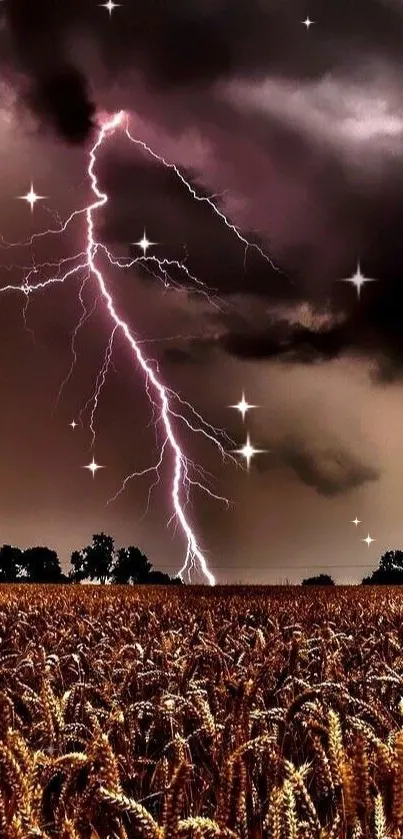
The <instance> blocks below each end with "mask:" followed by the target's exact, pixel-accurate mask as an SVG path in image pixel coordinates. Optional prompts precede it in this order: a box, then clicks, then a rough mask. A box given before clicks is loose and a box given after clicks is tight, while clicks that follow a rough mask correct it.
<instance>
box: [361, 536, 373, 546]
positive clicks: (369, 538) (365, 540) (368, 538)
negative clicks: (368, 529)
mask: <svg viewBox="0 0 403 839" xmlns="http://www.w3.org/2000/svg"><path fill="white" fill-rule="evenodd" d="M361 542H366V543H367V545H368V547H369V546H370V544H371V542H375V539H371V537H370V535H369V533H368V536H367V538H366V539H361Z"/></svg>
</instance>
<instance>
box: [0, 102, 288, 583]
mask: <svg viewBox="0 0 403 839" xmlns="http://www.w3.org/2000/svg"><path fill="white" fill-rule="evenodd" d="M122 125H123V126H124V130H125V134H126V136H127V138H128V139H129V140H130V142H131V143H133V144H135V145H137V146H140V147H142V148H143V150H144V151H146V152H147V153H148V154H149V155H150V156H151V157H153V158H154V159H156V160H157V161H158V162H159V163H160V164H162V165H163V166H165V167H167V168H169V169H171V170H172V171H173V172H174V173H175V175H176V176H177V177H178V178H179V180H180V181H181V182H182V184H183V185H184V186H185V187H186V188H187V190H188V191H189V192H190V194H191V196H192V197H193V199H195V200H196V201H203V202H205V203H208V204H209V206H210V207H211V209H212V210H213V212H214V213H215V214H216V215H217V216H218V217H219V218H220V220H221V221H222V222H223V223H224V224H225V225H226V226H227V227H228V228H229V229H230V230H231V231H232V233H234V234H235V236H236V237H237V238H238V239H239V240H240V241H241V242H242V243H243V245H244V247H245V259H246V253H247V249H248V248H249V247H253V248H255V249H256V250H257V251H258V252H259V254H260V255H261V256H262V257H263V258H264V259H265V260H267V261H268V262H269V263H270V265H271V267H273V268H275V269H276V270H279V269H277V268H276V266H275V265H274V264H273V263H272V261H271V259H270V257H268V256H267V254H265V252H264V251H263V250H262V249H261V248H260V247H259V246H258V245H257V244H255V243H253V242H249V241H248V240H247V239H246V238H245V237H244V236H243V234H242V233H241V232H240V230H239V229H238V228H237V227H236V226H235V225H233V224H232V223H231V222H230V221H229V220H228V218H227V217H226V216H225V215H224V213H223V212H222V210H220V209H219V208H218V207H217V206H216V204H214V201H213V200H212V198H209V197H205V196H201V195H199V194H198V193H197V192H196V190H195V189H194V188H193V186H192V185H191V184H190V183H189V182H188V181H187V180H186V178H185V176H184V175H183V174H182V172H181V171H180V170H179V169H178V167H177V166H176V165H175V164H173V163H170V162H169V161H167V160H165V158H163V157H162V156H160V155H158V154H157V153H156V152H154V151H153V150H152V149H151V148H150V147H149V146H148V145H147V144H146V143H144V142H143V141H142V140H136V139H135V138H134V137H133V136H132V135H131V134H130V131H129V122H128V115H127V114H126V113H125V112H124V111H120V112H118V113H115V114H114V115H112V116H110V117H108V118H106V119H105V120H104V121H103V122H102V124H99V126H98V127H99V131H98V135H97V138H96V140H95V143H94V145H93V147H92V149H91V150H90V152H89V163H88V168H87V176H88V180H89V184H90V188H91V192H92V195H93V201H92V203H90V204H88V205H87V206H86V207H83V208H81V209H76V210H74V211H73V212H72V213H71V214H70V216H69V217H68V218H67V219H66V220H65V221H62V220H61V219H60V218H59V216H58V215H57V214H56V215H55V216H54V218H56V219H57V224H58V226H57V227H56V228H51V229H47V230H44V231H40V232H37V233H34V234H32V235H31V236H30V237H29V238H28V239H26V240H25V241H23V242H11V243H10V242H6V241H5V240H4V239H3V238H2V237H0V248H1V249H3V250H8V249H10V248H14V247H22V246H33V245H34V243H35V242H36V241H37V240H38V239H42V238H44V237H46V236H49V235H60V234H61V233H63V232H65V231H66V230H67V228H68V226H69V225H70V224H71V222H72V221H73V220H74V219H76V218H79V217H82V216H83V217H84V218H85V233H86V245H85V250H84V251H82V252H81V253H79V254H76V255H75V256H70V257H67V258H65V259H63V260H60V261H59V262H45V263H42V264H41V265H35V263H34V268H32V267H29V266H26V267H24V266H15V265H13V266H5V270H7V271H9V270H12V269H16V268H19V269H20V270H22V271H24V272H25V271H26V272H27V273H26V274H25V276H24V279H23V281H22V283H20V284H14V283H8V284H7V285H5V286H3V287H2V288H1V289H0V293H10V292H14V291H15V292H20V293H22V294H23V295H25V297H26V302H25V305H24V309H23V316H24V320H25V318H26V311H27V305H28V301H29V296H30V294H31V293H33V292H35V291H39V290H44V289H47V288H48V287H49V286H52V285H57V284H62V283H65V282H66V281H67V280H70V279H72V278H75V277H79V276H80V275H81V276H84V279H83V280H82V283H81V286H80V291H79V302H80V306H81V315H80V319H79V321H78V323H77V326H76V327H75V329H74V331H73V333H72V343H71V353H72V361H71V365H70V368H69V371H68V373H67V376H66V377H65V379H64V380H63V382H62V383H61V386H60V390H59V393H58V396H57V402H58V401H59V400H60V397H61V395H62V392H63V389H64V387H65V386H66V384H67V383H68V381H69V380H70V378H71V376H72V375H73V371H74V367H75V364H76V362H77V352H76V343H75V342H76V339H77V336H78V333H79V331H80V330H81V329H82V327H83V326H84V324H85V323H86V322H87V320H88V319H89V317H90V316H91V314H92V312H93V310H94V309H91V310H88V309H87V307H86V305H85V303H84V301H83V292H84V289H85V285H86V282H87V281H88V280H89V278H90V277H92V278H93V279H94V280H95V281H96V284H97V287H98V297H97V299H99V298H100V299H101V300H102V301H103V302H104V305H105V308H106V310H107V312H108V313H109V316H110V320H111V322H112V331H111V334H110V338H109V341H108V345H107V348H106V352H105V356H104V361H103V364H102V366H101V369H100V371H99V373H98V376H97V380H96V383H95V389H94V392H93V394H92V396H91V397H90V399H89V400H87V402H86V404H85V405H84V407H83V408H82V410H81V412H80V419H81V417H82V415H83V413H84V412H85V411H86V409H87V408H88V406H89V405H90V404H92V408H91V414H90V421H89V427H90V432H91V448H93V446H94V444H95V440H96V432H95V425H94V423H95V415H96V410H97V407H98V403H99V398H100V395H101V392H102V389H103V387H104V385H105V381H106V376H107V373H108V369H109V367H110V364H111V363H112V352H113V341H114V337H115V335H116V333H120V334H121V335H122V336H123V338H124V339H125V341H126V343H127V345H128V347H129V348H130V350H131V352H132V355H133V357H134V360H135V362H136V364H137V367H138V368H139V369H140V370H141V371H142V373H143V374H144V379H145V388H146V392H147V394H148V396H149V399H150V404H151V405H152V408H153V418H154V416H155V413H156V412H158V417H157V419H156V420H155V423H154V424H155V429H156V434H157V426H160V427H162V428H163V434H164V440H163V443H162V445H161V447H160V455H159V458H158V461H157V463H156V465H155V466H151V467H149V468H148V469H145V470H143V471H142V472H133V473H132V474H130V475H128V476H127V477H126V478H125V479H124V481H123V483H122V485H121V488H120V489H119V490H118V491H117V493H116V494H115V496H114V497H113V498H111V499H110V500H109V501H108V503H111V502H112V501H113V500H115V499H116V498H117V497H118V496H119V495H120V494H121V493H122V492H123V491H124V489H125V488H126V486H127V484H128V483H129V481H130V480H132V479H133V478H134V477H138V476H141V475H144V474H149V473H152V472H154V473H155V476H156V479H155V481H154V483H153V484H152V485H151V487H150V489H149V493H148V503H149V500H150V495H151V491H152V489H153V487H154V486H155V485H156V483H158V481H159V468H160V467H161V465H162V462H163V458H164V457H165V456H166V454H167V453H168V452H169V453H170V456H171V457H172V460H173V474H172V480H171V503H172V511H173V512H172V516H171V518H170V520H169V522H168V524H169V523H170V522H171V521H173V520H175V522H176V524H177V525H179V526H180V529H181V531H182V533H183V536H184V538H185V544H186V551H185V559H184V562H183V565H182V568H181V569H180V571H179V576H180V577H181V579H183V577H184V575H185V573H186V574H187V575H188V578H189V580H190V581H191V579H192V572H196V573H198V574H200V573H201V574H202V577H203V578H204V579H205V580H207V581H208V583H209V584H210V585H214V584H215V578H214V576H213V574H212V573H211V571H210V570H209V568H208V565H207V561H206V559H205V556H204V553H203V550H202V548H201V546H200V544H199V541H198V538H197V537H196V534H195V531H194V529H193V527H192V525H191V523H190V521H189V518H188V516H187V514H186V509H187V506H188V504H189V500H190V496H189V493H190V488H191V487H192V486H193V487H196V488H198V489H200V490H202V491H204V492H206V493H207V494H208V495H209V496H210V497H211V498H215V499H217V500H220V501H223V502H224V503H226V504H227V505H228V503H229V502H228V500H227V499H225V498H222V497H221V496H218V495H215V494H214V493H213V492H212V491H211V490H210V489H208V488H207V487H206V486H205V484H204V483H202V482H201V481H199V480H198V479H193V478H192V477H191V476H190V468H192V469H193V471H194V472H195V473H196V474H197V473H199V475H200V476H201V478H202V479H203V480H205V477H206V473H205V471H204V470H202V469H201V467H199V466H197V465H196V464H194V463H193V462H192V461H190V460H189V458H188V457H187V456H186V455H185V453H184V452H183V450H182V448H181V446H180V443H179V438H178V435H177V432H176V430H175V427H174V424H177V423H180V422H182V423H184V424H185V426H186V427H187V428H188V429H189V430H191V431H192V432H193V433H194V434H202V435H203V436H204V437H205V438H207V439H208V440H209V441H210V442H211V443H213V444H214V445H215V446H217V448H218V450H219V452H220V454H221V456H222V458H227V457H230V458H231V459H232V460H233V462H234V463H236V464H237V465H238V463H237V461H236V459H235V458H234V457H233V456H232V455H229V454H228V452H226V450H225V448H224V442H221V441H220V439H219V435H221V439H222V440H223V441H226V442H230V443H232V442H233V441H231V440H230V438H229V437H228V435H226V434H225V432H223V431H217V429H214V428H213V426H211V425H210V424H209V423H208V422H206V421H205V420H204V419H203V418H202V417H201V416H200V414H198V413H197V411H195V409H194V408H193V407H192V406H191V405H190V404H189V403H188V402H186V401H185V400H183V399H181V397H180V396H179V395H178V394H177V393H175V392H174V391H172V390H171V389H170V388H169V387H167V386H166V385H165V384H164V383H163V381H162V378H161V376H160V374H159V369H158V364H157V363H156V362H152V361H150V360H148V359H147V358H146V357H145V355H144V353H143V351H142V349H141V345H142V344H143V343H146V342H144V341H141V340H139V339H138V338H137V336H136V337H135V336H134V335H133V333H132V330H131V329H130V327H129V325H128V323H127V321H126V320H124V319H123V317H122V316H121V315H120V314H119V312H118V310H117V308H116V305H115V302H114V300H113V297H112V293H111V291H110V290H109V288H108V286H107V282H106V280H105V277H104V273H103V271H102V269H101V266H100V264H99V256H100V254H104V256H105V257H106V258H107V260H108V262H109V264H111V265H112V266H114V267H117V268H131V267H133V266H134V265H136V264H140V265H142V266H143V267H144V268H146V270H150V272H151V273H153V269H155V270H156V271H157V272H159V274H158V276H159V278H161V277H162V279H163V282H164V284H165V285H166V286H167V287H169V286H170V285H173V286H174V287H175V288H178V284H177V283H176V281H173V280H172V276H171V273H170V272H171V271H172V270H173V269H175V270H176V271H177V272H179V273H183V274H184V275H185V276H186V279H187V281H188V282H189V281H191V282H192V284H193V288H194V290H196V291H197V292H198V293H200V294H203V295H205V296H206V297H207V299H208V300H209V302H210V303H211V302H212V298H211V289H208V288H207V287H206V286H205V285H204V283H202V282H201V281H200V280H199V279H198V278H197V277H195V276H194V275H193V274H191V272H190V271H189V269H188V268H187V266H186V264H185V262H184V261H182V262H179V261H176V260H167V259H158V258H157V257H155V256H146V255H145V254H144V255H143V256H138V257H136V258H131V257H130V258H117V257H115V256H114V255H113V254H111V253H110V251H109V249H108V248H107V247H106V245H105V244H103V243H99V242H97V241H96V238H95V228H96V225H95V218H96V214H97V212H98V211H99V210H100V209H101V208H102V207H103V206H104V205H105V204H106V203H107V202H108V196H107V195H106V194H105V193H104V192H102V190H101V188H100V186H99V183H98V177H97V174H96V165H97V158H98V153H99V151H100V149H101V147H102V146H103V144H104V142H105V141H106V140H107V139H108V138H109V137H111V136H112V135H113V134H114V133H115V131H116V130H117V129H118V128H120V127H121V126H122ZM213 197H214V196H213ZM49 272H50V273H51V276H49ZM53 272H54V273H53ZM37 274H39V279H38V281H35V282H34V281H33V280H32V275H37ZM153 275H154V274H153ZM179 288H180V286H179ZM214 304H216V303H214ZM218 304H221V301H220V300H219V299H217V305H218ZM94 305H95V304H94ZM175 402H178V403H179V404H180V405H181V406H184V407H186V408H187V409H188V410H189V412H190V414H191V416H192V417H193V418H194V419H195V420H196V421H197V424H194V422H193V421H192V420H190V419H188V418H187V417H186V416H184V414H183V413H182V412H178V411H177V410H175V409H174V405H175ZM56 404H57V403H56ZM148 503H147V509H148Z"/></svg>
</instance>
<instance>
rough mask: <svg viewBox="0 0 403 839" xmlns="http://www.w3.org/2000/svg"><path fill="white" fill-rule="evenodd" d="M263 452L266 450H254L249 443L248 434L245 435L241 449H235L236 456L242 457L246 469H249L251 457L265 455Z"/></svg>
mask: <svg viewBox="0 0 403 839" xmlns="http://www.w3.org/2000/svg"><path fill="white" fill-rule="evenodd" d="M265 452H266V449H255V447H254V446H253V445H252V443H251V441H250V437H249V434H248V435H247V437H246V443H245V444H244V445H243V446H242V448H241V449H235V453H236V454H241V455H242V457H244V458H245V460H246V463H247V466H248V469H249V467H250V462H251V459H252V457H253V456H254V455H255V454H265Z"/></svg>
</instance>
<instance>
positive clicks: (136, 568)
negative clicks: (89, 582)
mask: <svg viewBox="0 0 403 839" xmlns="http://www.w3.org/2000/svg"><path fill="white" fill-rule="evenodd" d="M151 569H152V564H151V562H149V560H148V559H147V557H146V555H145V554H143V553H142V552H141V550H140V549H139V548H135V547H133V545H130V546H129V547H128V548H120V550H119V551H118V555H117V558H116V562H115V565H114V567H113V571H112V582H113V583H118V584H120V585H125V584H127V583H147V582H149V575H150V572H151Z"/></svg>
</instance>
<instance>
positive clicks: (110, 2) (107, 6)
mask: <svg viewBox="0 0 403 839" xmlns="http://www.w3.org/2000/svg"><path fill="white" fill-rule="evenodd" d="M120 5H121V4H120V3H114V2H113V0H108V2H107V3H100V6H102V8H103V9H107V10H108V12H109V17H112V12H113V10H114V9H118V8H119V6H120Z"/></svg>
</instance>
